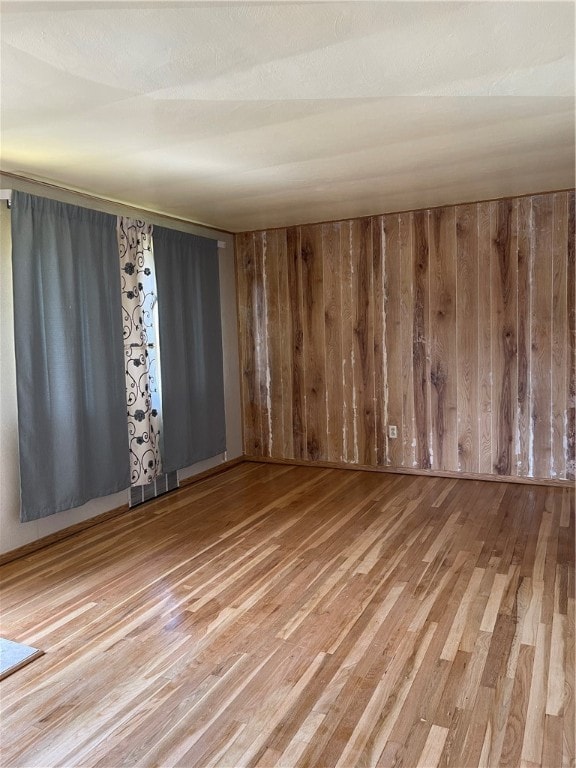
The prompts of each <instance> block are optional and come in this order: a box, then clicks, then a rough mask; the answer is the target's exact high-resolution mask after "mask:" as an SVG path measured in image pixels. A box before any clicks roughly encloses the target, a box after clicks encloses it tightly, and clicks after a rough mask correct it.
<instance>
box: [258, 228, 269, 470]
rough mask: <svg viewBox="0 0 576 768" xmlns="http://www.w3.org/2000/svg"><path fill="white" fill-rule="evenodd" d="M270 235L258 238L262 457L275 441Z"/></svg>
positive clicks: (259, 382)
mask: <svg viewBox="0 0 576 768" xmlns="http://www.w3.org/2000/svg"><path fill="white" fill-rule="evenodd" d="M266 250H267V233H266V232H256V233H255V234H254V272H255V278H254V279H255V284H256V294H257V302H256V313H255V323H256V333H255V338H256V356H255V359H256V371H255V373H256V388H257V390H258V393H259V400H260V426H261V435H262V455H263V456H270V444H271V440H272V399H271V396H270V366H269V364H268V355H269V347H268V328H267V314H268V306H267V305H268V296H267V293H266V286H265V273H266V255H267V254H266Z"/></svg>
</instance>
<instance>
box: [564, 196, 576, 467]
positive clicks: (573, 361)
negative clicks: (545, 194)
mask: <svg viewBox="0 0 576 768" xmlns="http://www.w3.org/2000/svg"><path fill="white" fill-rule="evenodd" d="M575 203H576V201H575V196H574V192H569V193H568V245H567V248H566V253H567V262H568V271H567V278H566V279H567V285H568V289H567V296H568V309H567V316H568V337H569V349H570V351H569V355H568V371H567V380H568V386H567V389H568V404H567V419H566V421H567V426H566V433H567V452H566V476H567V477H568V479H569V480H574V479H576V275H575V271H576V253H575V250H576V249H575V242H574V241H575V238H576V221H575Z"/></svg>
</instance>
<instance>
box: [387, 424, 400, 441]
mask: <svg viewBox="0 0 576 768" xmlns="http://www.w3.org/2000/svg"><path fill="white" fill-rule="evenodd" d="M388 437H392V438H394V437H398V427H395V426H393V425H389V426H388Z"/></svg>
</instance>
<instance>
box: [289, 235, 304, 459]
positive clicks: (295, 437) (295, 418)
mask: <svg viewBox="0 0 576 768" xmlns="http://www.w3.org/2000/svg"><path fill="white" fill-rule="evenodd" d="M286 242H287V246H286V247H287V260H288V292H289V299H290V307H291V310H292V445H293V453H294V455H293V457H291V458H295V459H305V458H306V424H305V394H304V387H305V383H304V377H305V371H304V331H303V320H302V315H303V308H302V270H301V262H300V230H299V229H298V228H297V227H290V229H288V230H287V241H286Z"/></svg>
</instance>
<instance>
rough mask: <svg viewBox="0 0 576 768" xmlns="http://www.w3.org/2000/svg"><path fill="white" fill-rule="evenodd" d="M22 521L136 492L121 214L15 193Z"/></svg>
mask: <svg viewBox="0 0 576 768" xmlns="http://www.w3.org/2000/svg"><path fill="white" fill-rule="evenodd" d="M12 265H13V276H14V316H15V317H14V319H15V348H16V374H17V392H18V428H19V441H20V474H21V489H22V506H21V515H20V516H21V520H22V521H23V522H25V521H28V520H35V519H37V518H39V517H45V516H46V515H50V514H52V513H54V512H58V511H60V510H63V509H69V508H71V507H76V506H79V505H80V504H83V503H85V502H86V501H88V500H89V499H92V498H95V497H98V496H104V495H107V494H110V493H114V492H116V491H119V490H122V489H124V488H128V487H129V485H130V471H129V462H128V455H129V454H128V438H127V433H126V392H125V384H124V366H123V344H122V313H121V302H120V275H119V270H118V247H117V244H116V217H115V216H108V215H106V214H102V213H98V212H96V211H91V210H88V209H86V208H79V207H77V206H72V205H66V204H64V203H58V202H55V201H52V200H47V199H45V198H40V197H35V196H32V195H27V194H23V193H20V192H15V193H14V195H13V206H12Z"/></svg>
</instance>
